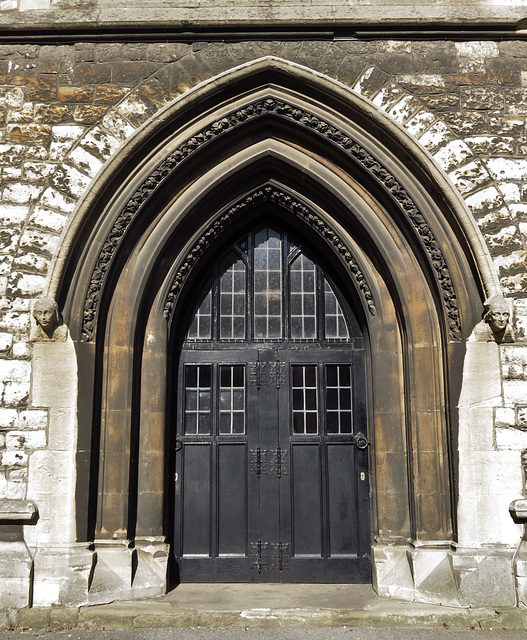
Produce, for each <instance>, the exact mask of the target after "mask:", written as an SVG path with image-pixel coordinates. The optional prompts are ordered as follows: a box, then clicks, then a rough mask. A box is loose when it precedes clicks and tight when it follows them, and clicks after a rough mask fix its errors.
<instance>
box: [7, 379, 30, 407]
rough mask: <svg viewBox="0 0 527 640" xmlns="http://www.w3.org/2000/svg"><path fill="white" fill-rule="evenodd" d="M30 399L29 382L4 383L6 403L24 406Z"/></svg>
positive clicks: (10, 405)
mask: <svg viewBox="0 0 527 640" xmlns="http://www.w3.org/2000/svg"><path fill="white" fill-rule="evenodd" d="M28 400H29V382H6V383H5V384H4V405H5V406H6V407H23V406H26V405H27V403H28Z"/></svg>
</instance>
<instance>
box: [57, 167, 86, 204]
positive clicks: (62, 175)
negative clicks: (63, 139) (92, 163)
mask: <svg viewBox="0 0 527 640" xmlns="http://www.w3.org/2000/svg"><path fill="white" fill-rule="evenodd" d="M90 181H91V178H90V177H89V176H86V175H85V174H83V173H81V172H80V171H79V170H78V169H75V167H73V166H72V165H68V164H62V165H61V166H60V167H59V168H58V169H57V171H56V172H55V173H54V174H53V176H52V180H51V182H52V184H53V186H54V187H55V189H58V190H59V191H60V192H61V193H62V194H63V195H64V196H65V197H66V198H71V199H72V200H77V199H78V198H79V197H80V196H81V195H82V194H83V193H84V191H85V190H86V187H87V186H88V184H89V183H90Z"/></svg>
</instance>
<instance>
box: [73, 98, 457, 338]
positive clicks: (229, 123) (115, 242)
mask: <svg viewBox="0 0 527 640" xmlns="http://www.w3.org/2000/svg"><path fill="white" fill-rule="evenodd" d="M269 115H272V116H273V117H276V118H280V119H284V120H286V121H289V122H294V123H296V125H297V126H300V127H303V128H306V129H309V130H310V131H312V132H313V133H314V134H315V135H318V136H321V137H323V138H324V139H325V140H326V141H328V142H330V143H331V144H333V145H336V146H337V147H339V148H340V149H341V150H343V151H344V152H345V153H346V154H347V155H348V156H349V157H350V159H352V160H353V161H354V162H356V163H358V164H359V165H360V166H361V167H362V168H363V169H364V170H365V171H367V172H368V173H369V174H370V175H371V176H372V177H373V178H374V179H375V181H376V182H377V183H378V184H379V186H380V187H382V188H383V189H385V190H386V192H387V193H388V194H389V196H390V198H391V200H392V202H394V203H395V204H396V206H397V207H398V208H399V210H400V211H401V212H402V213H403V214H404V216H405V217H406V218H407V220H408V221H409V222H410V224H411V225H412V227H413V228H414V231H415V232H416V234H417V236H418V237H419V239H420V241H421V243H422V246H423V248H424V250H425V251H426V253H427V255H428V258H429V261H430V264H431V266H432V268H433V271H434V273H435V276H436V279H437V283H438V286H439V289H440V290H441V299H442V302H443V305H444V307H445V311H446V317H447V321H448V330H449V335H450V338H451V339H454V340H460V339H461V323H460V317H459V308H458V303H457V297H456V293H455V290H454V286H453V283H452V278H451V276H450V272H449V269H448V266H447V264H446V261H445V258H444V256H443V253H442V251H441V248H440V246H439V243H438V242H437V239H436V237H435V236H434V233H433V231H432V230H431V228H430V226H429V225H428V223H427V221H426V220H425V218H424V216H423V214H422V213H421V211H420V210H419V208H418V207H417V205H416V204H415V202H414V201H413V200H412V198H411V197H410V195H409V194H408V192H407V191H406V189H405V188H404V187H403V186H402V185H401V183H400V182H399V181H398V180H397V178H396V177H395V176H393V175H392V174H391V173H390V171H389V170H388V169H387V168H386V167H384V166H383V164H382V163H381V162H380V161H379V160H377V159H376V158H375V157H374V156H373V155H372V154H371V153H370V152H369V151H367V150H366V149H364V147H362V146H361V145H360V144H359V143H358V142H356V141H355V140H353V139H352V138H351V137H350V136H349V135H348V134H347V133H345V132H343V131H341V130H339V129H338V128H337V127H335V126H334V125H333V124H330V123H328V122H326V121H324V120H323V119H321V118H320V117H318V116H317V115H315V114H313V113H310V112H309V111H307V110H306V109H304V108H300V107H298V106H296V105H293V104H290V103H288V102H285V101H283V100H279V99H275V98H266V99H265V98H264V99H260V100H257V101H254V102H252V103H249V104H247V105H246V106H245V107H244V108H240V109H237V110H236V111H233V112H232V113H230V114H228V115H226V116H224V117H223V118H221V119H219V120H216V121H214V122H212V123H211V124H210V125H209V126H207V127H205V128H203V129H202V130H201V131H200V132H199V133H197V134H196V135H194V136H192V137H190V138H188V139H187V140H186V141H185V142H184V143H183V144H182V145H181V146H180V147H178V148H177V149H176V150H175V151H173V152H172V153H171V154H170V155H169V156H167V157H166V158H165V159H164V160H163V161H162V162H160V163H159V164H158V166H157V167H156V168H155V169H154V171H153V172H152V173H151V174H150V176H149V177H148V178H147V179H146V180H145V181H144V182H143V183H142V184H141V186H140V187H139V188H138V189H137V190H136V192H135V193H134V195H133V196H132V197H131V198H130V200H129V201H128V203H127V204H126V206H125V207H124V208H123V209H122V211H121V212H120V213H119V215H118V216H117V219H116V220H115V222H114V224H113V226H112V229H111V231H110V233H109V234H108V236H107V238H106V239H105V240H104V242H103V245H102V248H101V250H100V252H99V256H98V258H97V260H96V263H95V267H94V269H93V272H92V276H91V278H90V284H89V286H88V290H87V292H86V296H85V303H84V310H83V320H82V340H83V341H85V342H89V341H91V340H93V337H94V333H95V329H96V325H97V313H98V308H99V303H100V297H101V294H102V290H103V287H104V282H105V280H106V277H107V274H108V271H109V269H110V264H111V261H112V258H113V257H114V255H115V253H116V251H117V249H118V248H119V246H120V245H121V243H122V241H123V238H124V236H125V234H126V231H127V229H128V227H129V226H130V224H131V223H132V221H133V220H134V219H135V218H136V216H137V215H138V214H139V213H140V211H141V209H142V208H143V207H144V206H145V204H146V203H147V201H148V200H149V198H150V197H151V196H152V194H153V193H154V191H155V190H156V189H158V188H159V186H160V185H161V184H163V182H164V181H165V180H167V179H168V178H169V177H170V176H172V174H173V172H174V171H175V170H176V169H177V168H178V167H179V166H180V165H181V163H182V162H184V161H185V160H187V158H189V157H190V156H192V154H194V153H195V152H196V151H197V150H199V149H200V148H201V147H202V146H203V145H204V144H206V143H207V142H209V141H210V140H212V139H215V138H217V137H219V136H223V135H225V134H227V133H228V132H231V131H233V130H234V129H236V128H237V127H239V126H242V125H243V124H244V123H246V122H248V121H252V120H255V119H257V118H260V117H265V116H269Z"/></svg>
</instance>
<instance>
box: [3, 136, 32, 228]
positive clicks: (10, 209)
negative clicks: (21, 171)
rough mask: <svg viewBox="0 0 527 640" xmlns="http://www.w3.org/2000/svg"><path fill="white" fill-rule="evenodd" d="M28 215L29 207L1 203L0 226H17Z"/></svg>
mask: <svg viewBox="0 0 527 640" xmlns="http://www.w3.org/2000/svg"><path fill="white" fill-rule="evenodd" d="M1 153H2V151H1V149H0V154H1ZM28 213H29V207H27V206H21V205H16V204H7V203H2V204H1V205H0V226H8V225H19V224H21V223H22V222H23V221H24V220H25V219H26V218H27V216H28Z"/></svg>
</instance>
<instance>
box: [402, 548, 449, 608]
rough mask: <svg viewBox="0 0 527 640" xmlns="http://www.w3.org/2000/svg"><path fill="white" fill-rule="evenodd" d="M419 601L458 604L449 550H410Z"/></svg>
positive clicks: (416, 597)
mask: <svg viewBox="0 0 527 640" xmlns="http://www.w3.org/2000/svg"><path fill="white" fill-rule="evenodd" d="M409 556H410V558H411V565H412V573H413V576H414V582H415V593H416V596H415V599H416V600H417V601H418V602H435V603H437V604H443V605H450V606H458V604H459V601H458V591H457V585H456V581H455V578H454V573H453V568H452V558H451V555H450V552H449V551H446V550H436V549H416V550H415V551H412V552H410V554H409Z"/></svg>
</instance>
